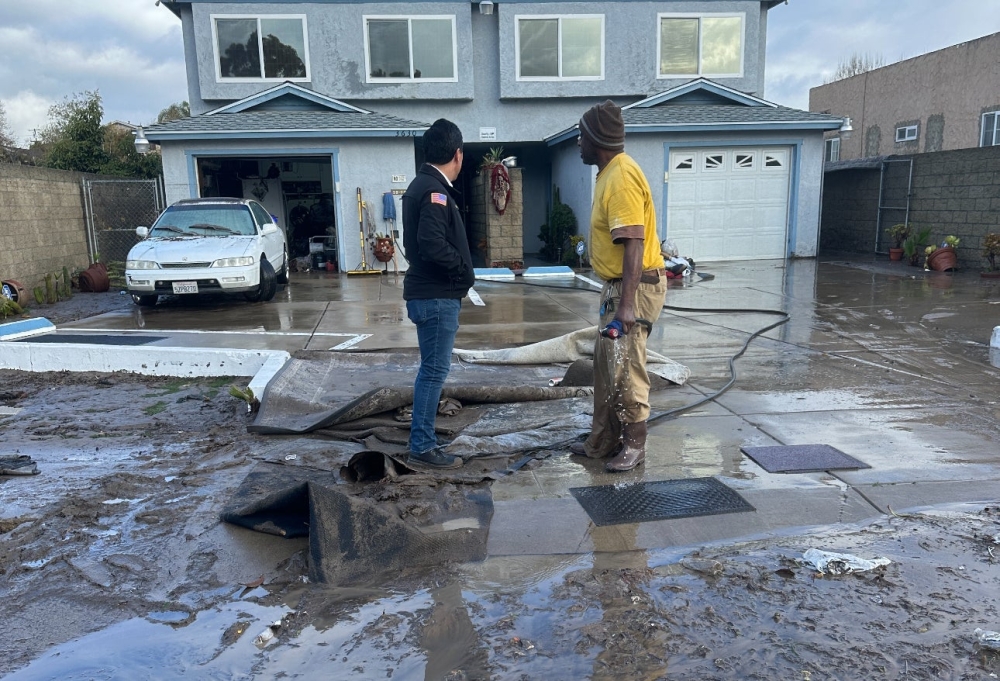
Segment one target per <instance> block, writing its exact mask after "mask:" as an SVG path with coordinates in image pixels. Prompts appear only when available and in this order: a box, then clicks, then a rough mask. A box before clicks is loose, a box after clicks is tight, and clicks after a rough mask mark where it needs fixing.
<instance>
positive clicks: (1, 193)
mask: <svg viewBox="0 0 1000 681" xmlns="http://www.w3.org/2000/svg"><path fill="white" fill-rule="evenodd" d="M84 177H86V175H84V174H82V173H74V172H67V171H62V170H52V169H50V168H36V167H33V166H22V165H12V164H7V163H0V279H5V280H6V279H15V280H17V281H19V282H21V284H23V285H24V286H25V288H27V289H28V290H29V291H30V290H31V289H32V288H33V287H35V286H39V285H41V284H42V283H44V277H45V275H46V274H47V273H49V272H52V273H55V272H61V271H62V268H63V267H68V268H69V269H70V270H71V271H72V270H74V269H82V268H85V267H87V265H89V264H90V256H89V253H88V250H87V229H86V225H85V222H84V211H83V190H82V187H81V180H82V179H83V178H84Z"/></svg>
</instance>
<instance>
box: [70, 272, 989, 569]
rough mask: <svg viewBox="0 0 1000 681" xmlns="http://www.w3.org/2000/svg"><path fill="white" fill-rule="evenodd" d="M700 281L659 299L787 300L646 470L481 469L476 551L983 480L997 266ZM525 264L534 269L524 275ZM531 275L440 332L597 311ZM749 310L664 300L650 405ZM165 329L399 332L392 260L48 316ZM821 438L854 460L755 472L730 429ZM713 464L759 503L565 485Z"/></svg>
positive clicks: (520, 334)
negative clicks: (248, 290)
mask: <svg viewBox="0 0 1000 681" xmlns="http://www.w3.org/2000/svg"><path fill="white" fill-rule="evenodd" d="M702 271H703V272H710V273H711V274H714V275H715V278H714V279H709V280H704V281H703V280H701V279H700V278H694V280H693V281H686V280H685V281H684V282H680V281H677V282H672V285H671V288H670V291H669V293H668V297H667V303H668V305H673V306H680V307H686V308H712V309H718V308H727V309H737V308H738V309H760V308H765V309H777V310H785V311H787V312H788V313H789V314H790V316H791V319H790V322H789V323H788V324H786V325H784V326H782V327H779V328H777V329H775V330H772V331H770V332H768V333H767V334H765V335H764V336H763V337H761V338H759V339H757V340H756V341H755V342H754V343H753V344H752V345H751V346H750V349H749V351H748V352H747V353H746V355H745V356H744V357H743V358H742V359H741V360H739V362H738V364H737V368H738V373H739V380H738V381H737V383H736V385H735V387H734V388H733V389H732V390H730V391H729V392H728V393H726V394H725V395H723V396H721V397H720V398H719V399H717V400H716V401H715V402H711V403H709V404H707V405H705V406H703V407H701V408H699V409H697V410H694V411H691V412H688V413H686V414H684V415H682V416H681V417H679V418H676V419H672V420H662V421H659V422H657V423H656V424H654V425H653V426H652V427H651V429H650V438H649V446H648V451H649V456H648V460H647V464H646V466H645V468H644V469H642V470H640V471H636V472H632V473H629V474H626V475H618V476H609V475H608V474H606V473H604V472H603V470H602V468H601V466H600V465H599V463H598V462H591V461H586V460H580V459H577V458H572V459H571V458H569V457H566V456H561V457H556V458H554V459H550V460H548V461H546V462H545V464H544V465H542V466H541V467H539V468H537V469H536V470H534V471H530V472H526V473H525V474H523V475H517V476H511V477H510V478H509V479H507V480H504V481H500V482H498V483H496V484H494V486H493V494H494V499H495V502H496V513H495V516H494V519H493V524H492V527H491V531H490V542H489V553H490V555H491V556H501V555H521V554H560V553H580V552H588V551H594V550H597V551H621V550H631V549H643V548H658V547H669V546H683V545H691V544H697V543H701V542H706V541H714V540H721V539H727V538H733V537H740V536H753V535H760V534H767V533H771V532H775V531H778V530H781V529H784V528H789V527H803V526H821V525H827V524H831V523H840V522H854V521H858V520H861V519H864V518H869V517H873V516H877V515H880V514H882V513H885V512H887V511H888V510H889V509H890V507H891V508H892V509H896V510H899V509H903V508H911V507H917V506H923V505H929V504H936V503H944V502H955V501H989V500H995V499H997V498H998V493H997V491H996V490H997V489H998V486H997V482H998V480H1000V467H998V463H1000V448H998V447H997V445H996V442H997V440H998V435H1000V427H998V423H1000V383H998V378H1000V371H998V370H997V369H996V368H994V367H992V366H991V365H990V363H989V348H988V343H989V338H990V332H991V330H992V328H993V326H995V325H997V324H1000V283H992V282H989V281H988V280H981V279H979V278H978V277H977V276H976V275H975V273H958V274H939V273H925V272H923V271H922V270H917V269H913V268H910V267H907V266H904V265H899V264H888V263H876V262H869V261H860V262H859V261H852V262H847V261H826V262H816V261H812V260H804V261H792V262H789V263H787V264H786V263H783V262H777V261H767V262H760V263H751V264H743V263H740V264H719V265H715V266H711V267H703V268H702ZM536 281H537V280H536ZM538 283H541V284H544V286H537V285H526V284H525V283H523V282H521V280H520V279H519V280H518V283H501V282H484V281H480V282H477V285H476V290H477V291H478V292H479V294H480V295H481V296H482V298H483V300H484V301H485V303H486V304H485V306H482V307H476V306H474V305H472V304H471V302H470V301H469V300H468V299H466V300H465V301H464V304H463V309H462V316H461V324H462V326H461V329H460V331H459V334H458V338H457V342H456V345H457V346H458V347H461V348H470V349H476V348H490V347H504V346H513V345H519V344H524V343H531V342H536V341H541V340H545V339H547V338H552V337H555V336H558V335H562V334H565V333H568V332H570V331H574V330H576V329H580V328H584V327H586V326H589V325H592V324H595V323H596V321H597V311H596V300H597V297H596V295H595V294H594V292H593V290H592V288H591V287H590V286H589V285H587V284H586V283H585V282H583V281H580V280H572V279H570V280H559V279H545V280H541V281H539V282H538ZM773 321H774V317H772V316H768V315H765V314H756V313H736V312H725V313H718V312H703V311H700V312H676V311H665V312H664V314H663V315H662V316H661V318H660V321H659V323H657V324H656V327H655V329H654V332H653V334H652V336H651V338H650V342H649V346H650V348H651V349H653V350H656V351H658V352H661V353H663V354H666V355H668V356H670V357H672V358H673V359H676V360H678V361H680V362H682V363H684V364H686V365H687V366H689V367H690V369H691V380H690V383H689V384H688V385H686V386H684V387H681V388H676V389H670V390H667V391H663V392H660V393H656V394H654V398H653V400H654V401H653V406H654V411H655V410H657V409H660V410H666V409H672V408H676V407H680V406H683V405H685V404H689V403H691V402H693V401H695V400H697V399H700V398H701V397H703V396H704V395H708V394H711V393H713V392H714V391H716V390H718V389H719V388H720V387H721V386H723V385H724V384H725V383H726V381H727V380H728V377H729V371H728V362H729V358H730V357H731V356H732V355H733V354H735V353H736V352H737V351H738V350H739V349H740V348H741V347H742V345H743V343H744V341H745V340H746V338H747V335H748V333H751V332H753V331H755V330H756V329H759V328H761V327H763V326H765V325H767V324H769V323H771V322H773ZM61 329H63V330H66V329H73V330H74V331H77V332H79V331H97V330H100V331H129V332H144V333H151V334H156V335H167V336H168V338H167V339H166V340H163V341H158V343H157V344H159V345H173V346H177V345H182V346H187V345H190V346H192V347H199V346H200V347H239V348H274V349H282V350H288V351H297V350H319V351H327V350H331V349H335V348H339V349H348V348H350V349H352V350H379V349H389V348H413V347H415V345H416V334H415V331H414V327H413V326H412V324H410V323H409V321H407V319H406V311H405V304H404V302H403V300H402V277H401V276H399V277H396V276H392V275H388V276H385V275H384V276H381V277H362V278H356V279H355V278H350V277H347V276H345V275H334V274H327V273H310V274H300V275H297V276H295V278H293V280H292V283H291V285H290V286H288V287H286V288H285V289H284V290H282V291H280V292H279V294H278V296H277V297H276V298H275V300H274V301H272V302H271V303H268V304H248V303H242V302H236V303H235V304H232V303H226V304H219V303H218V301H207V302H200V301H192V302H189V301H186V300H179V299H164V300H163V302H161V304H160V305H158V306H157V307H156V308H155V309H152V310H140V309H138V308H136V309H133V310H131V311H127V312H121V313H110V314H106V315H102V316H99V317H94V318H90V319H87V320H84V321H81V322H78V323H75V324H71V325H67V326H65V327H61ZM775 444H829V445H832V446H834V447H837V448H839V449H841V450H842V451H844V452H846V453H847V454H849V455H851V456H854V457H856V458H858V459H860V460H862V461H864V462H866V463H868V464H869V465H870V466H871V468H870V469H868V470H863V471H857V472H838V473H835V474H830V473H808V474H795V475H772V474H769V473H767V472H765V471H764V470H763V469H761V468H760V467H758V466H757V465H756V464H755V463H753V462H752V461H750V460H749V459H747V458H745V457H744V456H743V454H742V453H741V452H740V447H741V446H744V445H775ZM701 476H719V477H720V479H721V480H723V481H724V482H726V483H727V484H728V485H730V486H731V487H734V488H735V489H737V490H739V491H740V493H741V494H742V495H743V496H744V497H745V498H746V499H747V500H748V501H750V503H751V504H753V505H754V506H755V507H756V508H757V513H753V514H736V515H724V516H714V517H707V518H705V517H703V518H692V519H685V520H674V521H662V522H650V523H643V524H641V525H620V526H613V527H603V528H598V527H595V526H594V525H593V524H592V523H591V522H590V521H589V518H588V517H587V515H586V514H585V513H584V512H583V510H582V509H581V508H580V506H579V505H578V504H577V502H576V501H575V499H574V498H573V497H572V496H571V495H570V493H569V489H570V488H572V487H578V486H588V485H599V484H607V483H609V482H622V481H634V480H663V479H672V478H685V477H701Z"/></svg>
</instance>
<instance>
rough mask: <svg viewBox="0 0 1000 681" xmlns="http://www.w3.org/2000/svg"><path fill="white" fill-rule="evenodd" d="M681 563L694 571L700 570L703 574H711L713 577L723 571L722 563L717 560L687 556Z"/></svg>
mask: <svg viewBox="0 0 1000 681" xmlns="http://www.w3.org/2000/svg"><path fill="white" fill-rule="evenodd" d="M681 565H683V566H684V567H685V568H687V569H688V570H691V571H692V572H699V573H701V574H703V575H709V576H711V577H718V576H719V575H721V574H722V572H723V568H722V563H720V562H719V561H717V560H710V559H704V558H685V559H684V560H682V561H681Z"/></svg>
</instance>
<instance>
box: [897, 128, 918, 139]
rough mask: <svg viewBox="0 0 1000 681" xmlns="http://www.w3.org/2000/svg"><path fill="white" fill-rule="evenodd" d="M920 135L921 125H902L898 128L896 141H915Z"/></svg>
mask: <svg viewBox="0 0 1000 681" xmlns="http://www.w3.org/2000/svg"><path fill="white" fill-rule="evenodd" d="M900 133H902V135H900ZM919 136H920V126H919V125H901V126H899V127H898V128H896V142H897V143H900V142H915V141H916V140H917V138H918V137H919Z"/></svg>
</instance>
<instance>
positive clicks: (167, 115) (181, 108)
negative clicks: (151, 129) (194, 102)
mask: <svg viewBox="0 0 1000 681" xmlns="http://www.w3.org/2000/svg"><path fill="white" fill-rule="evenodd" d="M190 117H191V106H190V105H189V104H188V103H187V102H176V103H174V104H171V105H170V106H168V107H167V108H166V109H164V110H163V111H161V112H160V115H159V116H157V117H156V122H157V123H169V122H170V121H176V120H177V119H179V118H190Z"/></svg>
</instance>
